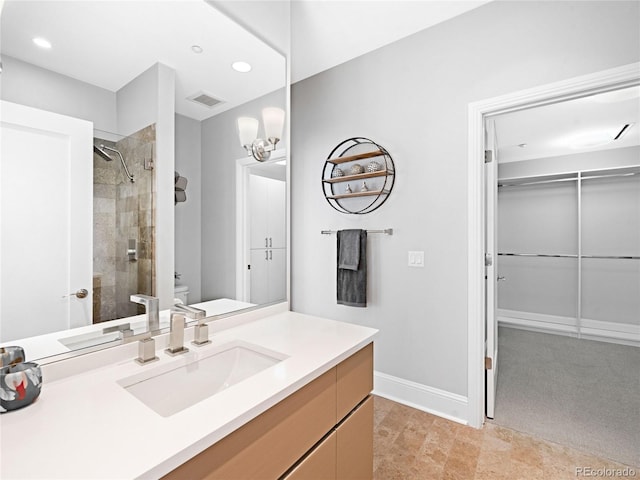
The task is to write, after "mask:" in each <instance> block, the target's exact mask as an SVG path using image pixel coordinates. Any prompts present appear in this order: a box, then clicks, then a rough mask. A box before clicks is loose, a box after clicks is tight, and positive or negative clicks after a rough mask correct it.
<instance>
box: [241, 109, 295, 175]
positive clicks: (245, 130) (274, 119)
mask: <svg viewBox="0 0 640 480" xmlns="http://www.w3.org/2000/svg"><path fill="white" fill-rule="evenodd" d="M262 122H263V123H264V133H265V136H266V137H267V139H266V140H263V139H262V138H258V123H259V122H258V120H257V119H255V118H251V117H240V118H238V136H239V137H240V145H242V146H243V147H244V149H245V150H246V151H247V155H248V156H253V158H255V159H256V160H257V161H259V162H264V161H265V160H268V159H269V157H270V156H271V152H272V151H273V150H275V149H276V144H277V143H278V142H279V141H280V139H281V138H282V129H283V127H284V110H282V109H281V108H276V107H269V108H265V109H264V110H262Z"/></svg>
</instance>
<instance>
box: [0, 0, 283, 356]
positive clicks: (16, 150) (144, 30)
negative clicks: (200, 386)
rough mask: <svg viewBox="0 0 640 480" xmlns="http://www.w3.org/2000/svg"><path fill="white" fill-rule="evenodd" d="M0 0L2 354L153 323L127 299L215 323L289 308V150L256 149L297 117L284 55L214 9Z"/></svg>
mask: <svg viewBox="0 0 640 480" xmlns="http://www.w3.org/2000/svg"><path fill="white" fill-rule="evenodd" d="M0 8H2V15H1V21H2V25H1V35H2V37H1V43H0V45H1V52H0V55H1V61H2V69H1V73H0V82H1V83H0V96H1V100H2V106H1V110H0V118H1V121H2V122H1V124H2V130H1V135H2V137H1V145H2V152H1V153H2V161H1V164H0V168H1V171H0V182H1V209H2V212H1V213H2V215H1V217H0V233H1V235H2V242H1V243H0V248H1V250H0V262H1V264H2V269H1V270H2V271H1V279H0V282H1V283H0V290H1V291H0V294H1V298H0V346H3V345H21V346H23V347H24V348H25V351H26V355H27V357H28V359H29V360H37V359H40V360H41V359H43V358H45V357H50V356H53V355H58V354H67V355H68V354H69V353H70V352H86V351H91V349H95V348H103V347H104V346H110V345H116V344H119V343H120V337H121V336H122V332H121V330H123V329H126V330H128V331H133V333H140V332H142V331H144V330H145V329H146V328H147V324H146V323H145V319H144V317H143V316H142V314H144V313H145V311H144V307H143V306H142V305H139V304H137V303H133V302H132V301H131V300H130V297H131V295H134V294H142V295H148V296H153V297H158V298H159V300H160V309H161V310H162V311H166V310H167V309H169V308H170V307H171V306H172V305H174V303H180V302H182V303H185V304H188V305H194V306H196V307H199V308H202V309H204V310H206V312H207V315H208V316H213V315H226V314H229V313H230V312H235V311H239V310H242V309H246V308H255V307H256V306H260V305H264V304H269V303H274V302H280V301H286V299H287V289H286V269H287V260H286V259H287V253H286V252H287V244H286V238H287V235H286V225H287V222H286V212H287V206H286V197H287V196H286V189H287V182H286V178H287V174H286V172H287V166H286V164H287V155H286V151H285V148H284V145H286V142H284V141H282V139H280V141H279V142H276V143H275V146H274V145H273V144H271V143H269V142H265V143H264V144H259V143H258V139H259V138H269V139H272V138H273V133H271V128H272V127H271V126H270V125H265V124H264V120H263V118H262V112H263V111H266V112H270V115H271V113H272V112H273V110H272V108H273V107H275V108H276V109H279V110H282V111H284V112H286V111H287V95H286V88H287V85H286V66H285V59H284V57H283V56H282V55H281V54H280V53H279V52H277V51H275V50H274V49H272V48H270V47H269V46H267V45H266V44H265V43H264V42H262V41H261V40H259V39H258V38H257V37H256V36H255V35H253V34H252V33H251V32H249V31H247V30H246V29H244V28H243V27H241V26H240V25H238V24H237V23H236V22H234V21H233V20H231V19H230V18H229V17H228V16H226V15H225V14H223V13H222V12H221V11H220V10H218V9H217V8H216V6H215V2H205V1H201V0H188V1H163V2H153V4H151V3H149V2H146V1H135V0H134V1H127V2H112V1H79V0H78V1H55V0H54V1H51V0H50V1H18V0H6V1H5V2H4V4H3V6H2V7H0ZM51 19H55V21H54V22H52V21H51ZM238 61H242V62H245V63H246V64H248V65H249V71H237V70H235V69H234V68H232V65H233V64H234V63H235V62H238ZM245 70H246V69H245ZM271 117H273V115H271ZM239 118H243V119H246V118H254V119H256V120H251V121H248V124H250V125H251V126H255V127H256V129H257V131H253V132H249V133H247V131H246V129H245V130H244V131H243V132H241V133H242V134H243V137H242V138H240V137H239V133H240V132H238V127H237V125H238V119H239ZM265 120H269V118H268V115H265ZM244 121H245V123H246V122H247V120H244ZM265 130H268V131H265ZM247 135H249V136H251V137H255V141H254V140H253V139H251V138H249V139H248V138H247ZM285 135H286V134H285ZM280 136H283V135H282V134H280ZM265 148H266V150H267V151H266V153H265V152H263V151H262V150H261V149H263V150H264V149H265ZM269 150H271V151H269ZM248 152H249V153H248ZM256 152H257V153H256ZM256 158H257V159H256ZM167 326H168V315H167V314H166V312H165V314H161V315H160V327H161V328H163V327H167Z"/></svg>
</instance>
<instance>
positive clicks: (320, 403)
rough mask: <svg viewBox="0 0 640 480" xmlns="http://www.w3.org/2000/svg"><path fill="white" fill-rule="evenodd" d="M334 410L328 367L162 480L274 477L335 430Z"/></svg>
mask: <svg viewBox="0 0 640 480" xmlns="http://www.w3.org/2000/svg"><path fill="white" fill-rule="evenodd" d="M335 412H336V371H335V369H331V370H329V371H328V372H326V373H325V374H323V375H321V376H320V377H318V378H317V379H316V380H314V381H312V382H311V383H309V384H308V385H306V386H304V387H302V388H301V389H300V390H298V391H297V392H295V393H293V394H291V395H290V396H289V397H287V398H285V399H284V400H282V401H281V402H280V403H278V404H277V405H274V406H273V407H271V408H270V409H269V410H267V411H266V412H264V413H263V414H261V415H260V416H258V417H256V418H255V419H253V420H252V421H250V422H249V423H247V424H246V425H244V426H242V427H240V428H239V429H238V430H236V431H235V432H233V433H231V434H230V435H228V436H227V437H225V438H223V439H222V440H220V441H219V442H217V443H216V444H214V445H212V446H211V447H209V448H208V449H206V450H205V451H203V452H202V453H200V454H198V455H196V456H195V457H194V458H192V459H191V460H189V461H188V462H186V463H184V464H183V465H181V466H180V467H178V468H176V469H175V470H173V471H172V472H170V473H169V474H168V475H166V476H165V477H164V478H165V479H176V480H177V479H189V480H196V479H224V480H228V479H250V480H260V479H275V478H278V477H280V476H282V475H283V474H284V473H285V472H286V471H287V470H288V469H289V468H290V467H291V466H292V465H293V464H294V463H295V462H296V461H298V459H299V458H301V457H302V456H303V455H304V454H305V453H306V452H307V451H309V450H310V449H311V447H313V446H314V445H315V444H316V443H317V442H318V440H319V439H320V438H322V437H323V436H324V435H326V433H327V432H329V431H330V430H331V429H332V428H333V427H334V425H335Z"/></svg>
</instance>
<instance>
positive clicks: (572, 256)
mask: <svg viewBox="0 0 640 480" xmlns="http://www.w3.org/2000/svg"><path fill="white" fill-rule="evenodd" d="M498 255H502V256H505V257H558V258H578V255H571V254H559V255H552V254H546V253H498ZM580 258H603V259H623V260H640V257H635V256H631V255H580Z"/></svg>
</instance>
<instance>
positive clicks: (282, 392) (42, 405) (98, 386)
mask: <svg viewBox="0 0 640 480" xmlns="http://www.w3.org/2000/svg"><path fill="white" fill-rule="evenodd" d="M254 315H255V314H254ZM192 330H193V328H190V329H188V330H187V332H186V335H185V336H186V340H185V342H186V341H188V340H189V339H190V336H192V334H193V333H192ZM213 330H214V333H211V334H210V338H211V340H212V344H209V345H207V346H204V347H200V348H196V347H193V346H192V345H190V344H189V345H187V346H188V347H189V348H190V351H189V352H188V353H186V354H184V355H181V356H178V357H170V356H168V355H166V354H165V353H164V352H163V351H162V347H163V342H166V339H165V338H158V341H157V342H156V343H157V344H158V345H157V350H158V352H157V355H158V356H159V357H160V360H159V361H156V362H153V363H151V364H149V365H145V366H140V365H138V364H137V363H135V362H134V361H133V358H134V357H135V356H136V353H137V350H136V348H135V344H129V345H123V346H121V347H115V348H113V349H110V350H112V351H111V352H110V353H109V354H108V355H109V358H110V361H109V362H104V361H103V364H100V362H99V361H98V360H97V359H99V358H102V359H104V358H106V355H107V354H105V353H97V354H89V355H87V356H86V357H90V356H92V355H98V356H96V357H94V358H93V359H92V358H87V359H86V363H87V365H91V369H90V370H85V371H82V368H79V367H78V366H77V365H75V366H73V367H70V368H69V369H70V370H72V371H73V374H70V375H68V376H65V375H61V374H60V370H61V369H63V368H64V367H62V366H60V365H58V366H55V367H50V368H51V375H50V376H51V377H52V378H55V380H53V381H48V380H47V373H48V371H47V366H45V367H44V368H43V377H44V383H43V387H42V393H41V395H40V398H38V400H37V401H36V402H35V403H34V404H33V405H31V406H29V407H26V408H23V409H21V410H16V411H13V412H9V413H6V414H3V415H0V451H1V453H0V460H1V461H0V478H2V479H18V478H31V479H36V478H39V479H54V478H60V479H62V478H64V479H72V478H78V479H94V478H95V479H97V478H105V479H125V478H158V477H161V476H162V475H165V474H166V473H168V472H170V471H171V470H173V469H174V468H176V467H177V466H179V465H181V464H182V463H184V462H185V461H187V460H189V459H190V458H192V457H193V456H195V455H196V454H198V453H199V452H201V451H203V450H204V449H206V448H207V447H209V446H210V445H212V444H213V443H215V442H217V441H218V440H220V439H221V438H223V437H225V436H226V435H228V434H229V433H231V432H232V431H234V430H236V429H237V428H239V427H240V426H242V425H243V424H245V423H247V422H248V421H250V420H251V419H253V418H255V417H256V416H258V415H259V414H260V413H262V412H264V411H265V410H267V409H268V408H270V407H271V406H273V405H275V404H276V403H278V402H279V401H281V400H282V399H284V398H285V397H287V396H288V395H290V394H291V393H293V392H294V391H296V390H298V389H299V388H300V387H302V386H303V385H305V384H307V383H308V382H309V381H311V380H313V379H314V378H316V377H318V376H319V375H320V374H322V373H324V372H325V371H327V370H328V369H330V368H332V367H333V366H335V365H337V364H338V363H339V362H341V361H342V360H344V359H345V358H347V357H348V356H350V355H351V354H353V353H354V352H356V351H357V350H359V349H360V348H362V347H363V346H365V345H367V344H368V343H370V342H371V341H372V339H373V337H374V335H375V334H376V332H377V330H375V329H372V328H367V327H361V326H357V325H352V324H348V323H343V322H336V321H332V320H327V319H323V318H318V317H312V316H308V315H303V314H299V313H295V312H282V313H277V314H274V315H270V316H267V317H264V318H260V319H257V320H253V321H249V322H248V323H244V324H241V325H239V326H235V327H233V328H229V329H227V330H222V331H215V329H213ZM165 337H166V336H165ZM233 342H245V343H248V344H252V345H256V346H258V347H261V348H264V349H269V350H272V351H274V352H278V353H280V354H282V355H283V356H286V358H285V359H284V360H282V361H281V362H279V363H277V364H276V365H274V366H272V367H269V368H267V369H266V370H263V371H262V372H260V373H257V374H255V375H254V376H252V377H250V378H248V379H246V380H244V381H242V382H240V383H238V384H236V385H232V386H231V387H229V388H227V389H225V390H223V391H221V392H219V393H217V394H215V395H213V396H211V397H209V398H206V399H204V400H202V401H200V402H199V403H196V404H195V405H193V406H191V407H188V408H186V409H184V410H182V411H180V412H177V413H175V414H173V415H171V416H168V417H163V416H161V415H159V414H158V413H156V412H155V411H153V410H152V409H151V408H149V407H147V406H146V405H145V404H144V403H142V402H141V401H140V400H138V399H137V398H136V397H134V396H133V395H132V394H130V393H129V392H128V391H127V390H125V389H124V388H123V387H122V386H120V385H119V384H118V380H122V379H124V378H127V377H130V376H132V375H136V374H139V373H140V372H143V371H144V369H146V368H157V367H158V366H159V365H165V366H167V367H169V366H170V365H169V364H171V363H173V364H175V365H176V366H179V365H184V364H185V363H187V362H189V361H192V360H195V359H197V358H198V356H200V357H203V356H206V354H207V352H210V350H208V349H215V348H220V347H221V346H224V345H226V344H229V343H233ZM118 349H120V350H121V351H118ZM117 357H119V358H117ZM114 358H115V360H114ZM80 359H82V357H79V359H74V360H71V361H73V362H79V361H81V360H80ZM53 368H55V369H57V371H55V373H54V371H53ZM182 393H184V392H180V391H167V392H166V394H167V395H180V394H182Z"/></svg>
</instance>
